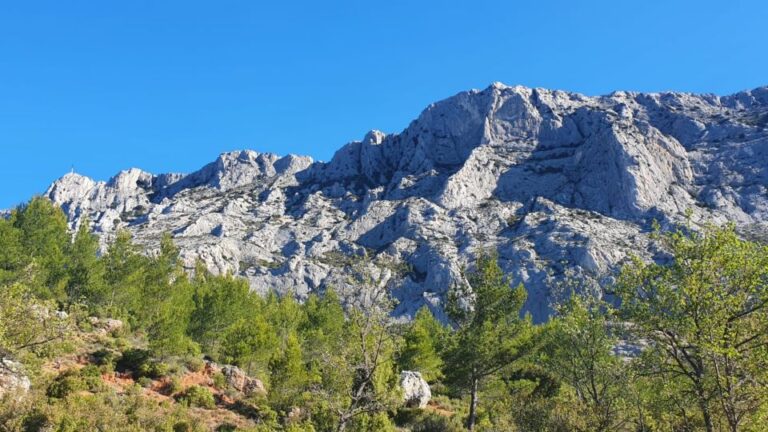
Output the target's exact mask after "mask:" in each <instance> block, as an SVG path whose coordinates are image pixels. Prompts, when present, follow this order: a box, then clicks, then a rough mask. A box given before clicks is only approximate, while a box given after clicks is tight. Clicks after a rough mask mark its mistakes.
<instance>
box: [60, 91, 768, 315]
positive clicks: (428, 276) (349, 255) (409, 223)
mask: <svg viewBox="0 0 768 432" xmlns="http://www.w3.org/2000/svg"><path fill="white" fill-rule="evenodd" d="M47 195H48V197H49V198H51V199H52V200H53V201H54V202H56V203H57V204H59V205H61V206H62V208H63V209H64V210H65V212H66V213H67V216H68V217H69V220H70V223H71V224H72V226H73V227H76V226H77V225H78V224H79V222H80V221H81V220H82V218H83V216H88V218H89V220H90V221H91V223H92V228H93V230H94V231H95V232H97V233H99V234H100V235H101V238H102V239H103V240H104V241H108V240H109V239H111V238H112V237H113V236H114V235H115V233H116V232H117V230H119V229H128V230H129V231H130V232H131V233H132V234H133V235H134V236H135V239H136V240H137V241H138V242H139V243H141V244H142V245H144V246H146V247H148V248H149V249H155V248H157V247H158V244H159V239H160V237H161V234H162V233H164V232H170V233H172V234H173V235H174V239H175V241H176V242H177V244H178V245H179V246H180V248H181V256H182V257H183V259H184V260H185V262H186V265H187V266H188V267H189V268H190V269H191V268H193V266H194V263H195V261H196V260H197V259H201V260H203V262H205V263H206V264H207V265H208V267H209V268H210V269H211V270H212V271H213V272H215V273H227V272H233V273H235V274H239V275H241V276H243V277H245V278H247V279H248V280H249V282H250V284H251V287H252V289H253V290H255V291H258V292H262V293H264V292H268V291H272V290H274V291H278V292H281V293H286V292H292V293H294V294H295V295H297V296H298V297H300V298H302V297H305V296H307V295H308V294H309V293H310V292H313V291H322V290H323V289H325V288H326V287H328V286H334V287H336V289H337V290H338V291H339V292H340V293H341V294H342V295H343V296H344V297H345V300H347V301H354V297H356V296H365V295H366V293H365V292H364V290H361V287H359V286H355V285H352V284H350V277H349V275H350V272H353V271H360V266H363V267H364V268H365V269H367V270H365V271H369V272H371V273H373V274H375V277H376V278H377V279H376V280H378V281H379V282H380V283H381V284H384V285H387V286H388V287H389V288H390V289H391V292H392V293H393V294H394V296H395V297H396V298H397V300H398V301H399V304H398V306H397V309H396V311H395V312H396V314H398V315H402V316H410V315H412V314H414V313H415V311H417V310H418V309H419V308H420V307H421V306H423V305H425V304H428V305H429V306H430V307H431V308H433V309H434V310H436V311H438V312H439V311H440V308H441V304H442V301H443V299H444V297H445V293H446V291H447V290H448V289H449V288H450V286H451V285H452V284H455V283H458V282H461V269H462V268H463V267H466V266H469V265H471V264H472V262H473V256H474V254H475V252H476V251H477V250H478V249H480V248H495V249H498V250H499V253H500V259H501V265H502V267H503V268H504V270H505V271H507V272H509V273H510V275H511V276H512V279H513V281H512V282H513V283H515V284H516V283H518V282H524V283H525V285H526V287H527V288H528V290H529V296H528V301H527V303H526V305H525V308H526V310H527V311H529V312H531V313H532V315H533V317H534V319H535V320H537V321H542V320H545V319H547V317H548V315H549V314H550V313H551V311H552V308H551V306H552V304H553V302H556V301H558V300H559V298H560V296H561V295H563V293H562V292H560V291H561V290H560V288H559V286H560V285H561V282H562V281H563V280H564V279H565V278H566V277H576V278H581V279H584V280H585V281H587V282H588V283H587V284H586V285H590V286H592V285H593V286H594V289H595V291H597V292H599V291H600V289H599V284H601V283H604V282H605V281H607V280H610V278H609V277H607V276H610V275H611V274H612V272H614V271H615V270H616V269H617V268H618V267H619V266H620V265H621V264H622V263H623V262H624V261H625V260H626V258H627V256H628V255H629V254H638V255H640V256H641V257H643V258H645V259H662V258H663V256H664V255H663V254H662V253H660V251H659V250H658V246H657V245H656V244H655V243H654V241H652V239H651V238H650V236H649V231H650V227H651V224H652V222H653V220H654V219H655V220H658V221H659V222H660V223H661V224H662V225H663V226H670V225H672V224H675V223H679V222H682V221H685V220H687V216H686V213H687V212H689V211H690V214H691V220H692V222H693V223H694V224H704V223H708V222H712V223H724V222H727V221H733V222H735V223H737V225H738V228H739V230H740V231H743V232H750V233H757V234H756V235H757V236H758V238H762V237H759V236H760V235H762V234H760V233H764V232H766V231H767V230H766V227H767V226H768V223H767V221H766V216H767V215H768V87H766V88H758V89H755V90H752V91H746V92H741V93H737V94H735V95H731V96H724V97H720V96H714V95H693V94H683V93H651V94H642V93H631V92H616V93H613V94H610V95H607V96H599V97H587V96H583V95H580V94H575V93H567V92H562V91H552V90H546V89H530V88H525V87H519V86H517V87H508V86H505V85H503V84H499V83H495V84H493V85H491V86H490V87H488V88H487V89H485V90H482V91H478V90H472V91H468V92H463V93H460V94H458V95H456V96H453V97H451V98H448V99H446V100H444V101H441V102H437V103H435V104H433V105H431V106H429V107H428V108H427V109H426V110H425V111H424V112H423V113H422V114H421V115H420V116H419V118H418V119H416V120H415V121H413V122H412V123H411V124H410V125H409V126H408V128H406V129H405V130H404V131H402V132H401V133H399V134H389V135H387V134H384V133H381V132H378V131H372V132H370V133H368V134H367V135H366V136H365V137H364V139H363V140H362V141H356V142H352V143H349V144H347V145H345V146H344V147H342V148H341V149H339V151H338V152H336V154H335V155H334V157H333V158H332V160H331V161H330V162H327V163H323V162H312V160H311V159H309V158H302V157H298V156H285V157H282V158H281V157H278V156H276V155H272V154H262V153H257V152H253V151H241V152H232V153H225V154H223V155H221V156H220V157H219V158H218V159H217V160H216V161H214V162H213V163H211V164H209V165H207V166H205V167H203V168H202V169H201V170H199V171H197V172H195V173H192V174H189V175H186V176H184V175H178V174H163V175H157V176H154V175H151V174H148V173H146V172H144V171H141V170H137V169H132V170H128V171H124V172H121V173H120V174H118V175H117V176H115V177H114V178H113V179H111V180H110V181H108V182H96V181H93V180H91V179H88V178H86V177H83V176H80V175H77V174H68V175H66V176H64V177H62V178H61V179H59V180H57V181H56V182H55V183H54V184H53V185H52V186H51V187H50V189H49V190H48V192H47ZM566 294H567V293H566Z"/></svg>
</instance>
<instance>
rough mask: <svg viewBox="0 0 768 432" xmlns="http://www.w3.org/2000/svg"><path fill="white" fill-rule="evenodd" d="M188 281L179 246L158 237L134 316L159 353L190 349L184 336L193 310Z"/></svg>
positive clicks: (193, 347) (168, 236)
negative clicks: (156, 248) (157, 247)
mask: <svg viewBox="0 0 768 432" xmlns="http://www.w3.org/2000/svg"><path fill="white" fill-rule="evenodd" d="M192 292H193V289H192V284H190V283H189V279H188V278H187V275H186V273H185V272H184V270H183V268H182V266H181V261H180V260H179V249H178V248H177V247H176V245H174V243H173V240H172V239H171V237H170V235H168V234H165V235H163V237H162V239H161V240H160V252H159V253H158V254H157V255H156V256H155V257H153V258H152V259H151V260H150V262H149V265H148V266H147V271H146V273H145V277H144V282H143V284H142V285H141V291H140V294H141V298H142V301H141V302H140V303H139V304H138V309H137V313H136V315H137V318H138V321H139V322H140V323H142V325H143V327H144V328H145V329H146V330H147V336H148V338H149V341H150V347H151V348H153V349H154V350H155V351H156V352H157V353H158V354H160V355H170V354H183V353H186V352H190V351H192V352H194V351H195V350H196V347H195V346H194V344H193V343H192V342H191V340H190V339H189V338H188V337H187V333H186V331H187V328H188V326H189V322H190V315H191V314H192V311H193V309H194V301H193V298H192Z"/></svg>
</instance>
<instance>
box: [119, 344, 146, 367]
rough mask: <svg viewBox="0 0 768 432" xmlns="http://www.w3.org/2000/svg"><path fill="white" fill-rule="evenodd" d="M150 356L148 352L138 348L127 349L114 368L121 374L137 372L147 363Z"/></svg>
mask: <svg viewBox="0 0 768 432" xmlns="http://www.w3.org/2000/svg"><path fill="white" fill-rule="evenodd" d="M149 358H150V354H149V351H148V350H145V349H140V348H129V349H127V350H125V351H123V355H122V356H121V357H120V359H119V360H118V361H117V364H116V366H115V368H116V369H117V370H119V371H121V372H125V371H133V372H134V373H137V372H139V370H140V368H141V366H142V365H143V364H145V363H147V362H148V361H149Z"/></svg>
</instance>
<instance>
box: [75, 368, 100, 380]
mask: <svg viewBox="0 0 768 432" xmlns="http://www.w3.org/2000/svg"><path fill="white" fill-rule="evenodd" d="M80 376H82V377H95V378H99V377H101V371H100V370H99V368H98V367H97V366H95V365H88V366H85V367H84V368H82V369H80Z"/></svg>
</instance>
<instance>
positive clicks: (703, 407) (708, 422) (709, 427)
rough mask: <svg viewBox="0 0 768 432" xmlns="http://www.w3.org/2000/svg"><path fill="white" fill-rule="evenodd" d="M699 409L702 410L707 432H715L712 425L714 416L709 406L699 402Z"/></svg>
mask: <svg viewBox="0 0 768 432" xmlns="http://www.w3.org/2000/svg"><path fill="white" fill-rule="evenodd" d="M699 409H701V416H702V417H703V418H704V426H705V427H706V429H707V432H714V431H715V426H714V424H712V414H710V412H709V406H708V405H707V403H706V402H705V401H700V402H699Z"/></svg>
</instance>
